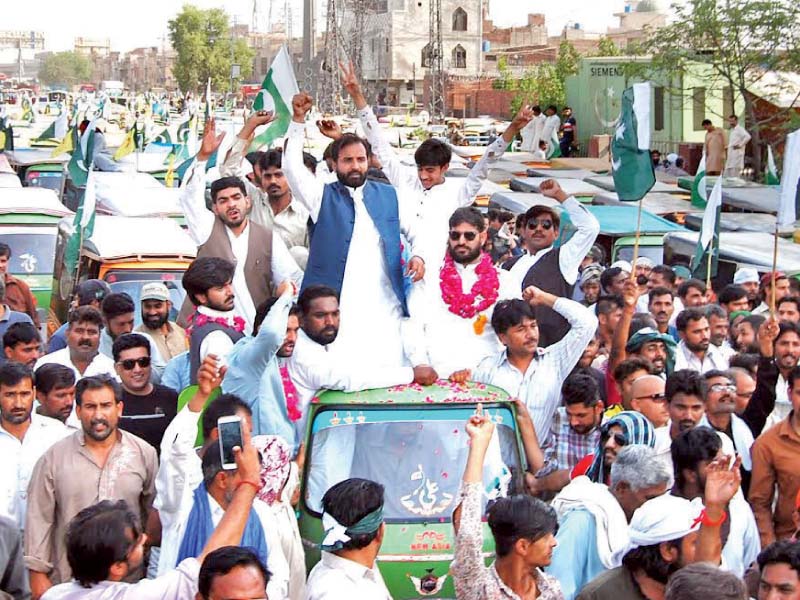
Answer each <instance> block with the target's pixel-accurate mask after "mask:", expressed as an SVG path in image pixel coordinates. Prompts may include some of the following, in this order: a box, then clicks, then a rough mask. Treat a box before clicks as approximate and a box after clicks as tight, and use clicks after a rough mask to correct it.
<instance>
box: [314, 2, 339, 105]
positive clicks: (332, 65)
mask: <svg viewBox="0 0 800 600" xmlns="http://www.w3.org/2000/svg"><path fill="white" fill-rule="evenodd" d="M338 33H339V24H338V23H337V20H336V0H328V11H327V15H326V18H325V46H324V49H323V60H322V85H321V86H320V93H319V96H318V98H317V106H319V108H320V110H321V111H322V112H323V113H325V112H329V113H333V114H335V113H336V112H338V96H339V91H340V89H341V83H340V79H339V35H338Z"/></svg>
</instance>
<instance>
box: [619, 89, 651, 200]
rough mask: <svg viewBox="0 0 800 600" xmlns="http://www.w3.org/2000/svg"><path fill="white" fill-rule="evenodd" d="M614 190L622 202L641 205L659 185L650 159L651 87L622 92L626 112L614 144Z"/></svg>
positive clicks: (622, 117) (621, 115)
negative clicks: (655, 186) (652, 189)
mask: <svg viewBox="0 0 800 600" xmlns="http://www.w3.org/2000/svg"><path fill="white" fill-rule="evenodd" d="M611 153H612V157H613V160H612V161H611V169H612V174H613V176H614V188H615V190H616V192H617V195H618V196H619V199H620V200H623V201H629V202H637V201H639V200H641V199H642V198H644V195H645V194H646V193H647V192H649V191H650V190H651V188H652V187H653V185H655V183H656V175H655V172H654V171H653V161H652V160H651V158H650V84H649V83H636V84H634V85H633V87H629V88H627V89H626V90H625V91H624V92H622V111H621V113H620V117H619V123H618V124H617V128H616V130H615V131H614V137H613V139H612V140H611Z"/></svg>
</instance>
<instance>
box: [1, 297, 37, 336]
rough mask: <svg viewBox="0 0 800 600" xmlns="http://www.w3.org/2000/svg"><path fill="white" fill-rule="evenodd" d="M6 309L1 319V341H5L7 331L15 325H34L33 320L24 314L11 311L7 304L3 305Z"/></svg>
mask: <svg viewBox="0 0 800 600" xmlns="http://www.w3.org/2000/svg"><path fill="white" fill-rule="evenodd" d="M3 306H4V307H5V309H6V310H5V312H4V313H3V316H2V317H0V340H2V339H3V336H4V335H5V333H6V330H7V329H8V328H9V327H11V326H12V325H13V324H14V323H30V324H31V325H33V321H31V318H30V317H29V316H28V315H26V314H25V313H23V312H17V311H16V310H11V309H10V308H8V305H7V304H4V305H3Z"/></svg>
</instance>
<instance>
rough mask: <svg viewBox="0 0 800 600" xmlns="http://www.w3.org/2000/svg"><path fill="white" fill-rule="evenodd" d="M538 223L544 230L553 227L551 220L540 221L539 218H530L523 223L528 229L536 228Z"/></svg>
mask: <svg viewBox="0 0 800 600" xmlns="http://www.w3.org/2000/svg"><path fill="white" fill-rule="evenodd" d="M539 225H541V226H542V229H544V230H545V231H550V230H551V229H552V228H553V222H552V221H545V220H542V221H540V220H539V219H531V220H530V221H528V222H527V223H526V224H525V226H526V227H527V228H528V229H536V228H537V227H538V226H539Z"/></svg>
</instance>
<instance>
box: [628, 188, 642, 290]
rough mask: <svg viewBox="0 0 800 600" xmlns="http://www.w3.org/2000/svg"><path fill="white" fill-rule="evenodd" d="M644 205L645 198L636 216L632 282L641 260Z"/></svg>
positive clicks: (634, 279)
mask: <svg viewBox="0 0 800 600" xmlns="http://www.w3.org/2000/svg"><path fill="white" fill-rule="evenodd" d="M642 203H643V198H642V199H640V200H639V210H638V211H637V215H636V237H635V238H634V240H633V261H631V281H636V261H637V260H638V258H639V236H640V235H641V229H642Z"/></svg>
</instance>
